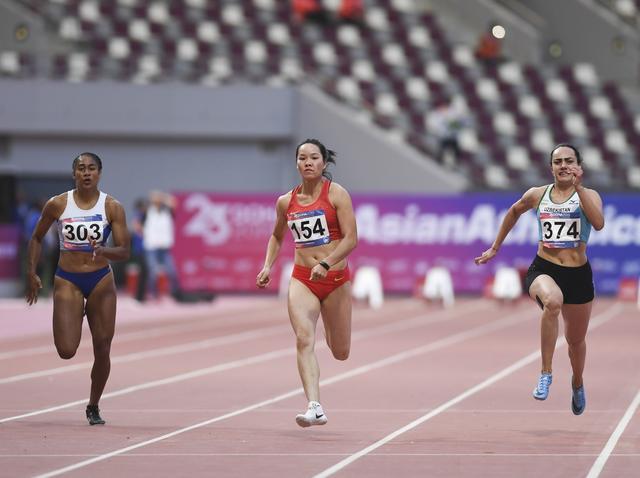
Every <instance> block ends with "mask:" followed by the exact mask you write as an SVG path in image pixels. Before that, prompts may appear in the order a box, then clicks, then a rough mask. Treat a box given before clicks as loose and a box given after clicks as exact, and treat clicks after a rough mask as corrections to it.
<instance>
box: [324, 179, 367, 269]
mask: <svg viewBox="0 0 640 478" xmlns="http://www.w3.org/2000/svg"><path fill="white" fill-rule="evenodd" d="M329 199H330V200H331V203H332V204H333V205H334V207H335V208H336V215H337V216H338V223H339V224H340V231H341V232H342V240H341V241H340V244H338V247H336V248H335V249H334V250H333V251H332V252H331V254H329V255H328V256H327V257H325V258H324V259H323V262H326V263H327V264H328V265H329V266H333V265H334V264H337V263H338V262H340V261H341V260H343V259H344V258H346V257H347V256H348V255H349V254H350V253H351V251H353V250H354V249H355V247H356V245H357V244H358V231H357V228H356V215H355V213H354V212H353V204H352V202H351V196H349V193H348V192H347V190H346V189H345V188H343V187H342V186H340V185H339V184H336V183H332V184H331V189H330V190H329Z"/></svg>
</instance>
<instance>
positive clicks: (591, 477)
mask: <svg viewBox="0 0 640 478" xmlns="http://www.w3.org/2000/svg"><path fill="white" fill-rule="evenodd" d="M639 405H640V390H638V393H637V394H636V396H635V398H634V399H633V400H631V405H629V408H627V411H626V412H625V413H624V415H623V416H622V418H621V419H620V421H619V422H618V426H617V427H616V429H615V430H614V431H613V433H612V434H611V436H610V437H609V440H607V443H606V444H605V446H604V448H603V449H602V451H601V452H600V455H598V459H597V460H596V461H595V462H594V464H593V466H592V467H591V469H590V470H589V473H588V474H587V477H586V478H597V477H598V476H600V472H601V471H602V469H603V468H604V465H605V463H607V460H608V459H609V456H611V452H612V451H613V449H614V448H615V447H616V444H617V443H618V440H619V439H620V437H621V436H622V433H623V432H624V429H625V428H627V425H628V424H629V422H630V421H631V418H632V417H633V414H634V413H635V412H636V410H637V409H638V406H639Z"/></svg>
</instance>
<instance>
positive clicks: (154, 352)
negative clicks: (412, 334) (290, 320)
mask: <svg viewBox="0 0 640 478" xmlns="http://www.w3.org/2000/svg"><path fill="white" fill-rule="evenodd" d="M414 307H415V306H414V305H413V304H410V305H409V306H408V307H407V306H405V307H401V309H405V308H409V309H411V308H414ZM371 312H375V311H372V310H371V309H367V310H366V311H365V313H366V314H368V315H370V313H371ZM283 314H284V311H282V312H277V313H274V314H273V315H271V314H268V315H266V317H268V318H272V317H278V316H282V315H283ZM420 317H424V312H421V316H420ZM194 326H196V327H194ZM188 327H191V328H188ZM276 327H282V331H288V330H291V326H289V325H281V326H270V327H263V328H260V329H254V330H253V331H252V332H244V334H252V333H257V332H259V331H264V330H269V329H276ZM201 328H202V329H211V328H212V324H211V323H208V324H202V323H199V324H193V325H191V326H189V324H184V325H179V326H173V327H163V328H162V329H161V330H150V331H137V332H130V333H125V334H123V336H121V335H120V334H118V336H117V338H116V340H117V343H118V344H121V343H123V342H127V341H129V340H134V339H138V338H145V339H147V340H148V339H150V338H154V337H158V336H160V337H162V336H164V335H168V334H167V333H166V332H167V331H170V332H172V333H175V332H176V331H181V330H188V331H190V332H193V331H194V330H197V329H201ZM154 332H155V333H154ZM275 333H277V332H275ZM234 335H237V334H232V335H227V336H223V337H217V338H215V339H209V340H212V341H215V340H221V342H220V343H213V344H211V343H209V340H204V341H197V342H187V343H184V344H180V345H175V346H170V347H162V348H158V349H151V350H148V351H145V352H137V353H134V354H127V355H121V356H115V357H111V363H112V364H114V363H126V362H130V361H133V360H142V359H146V358H152V357H161V356H164V355H173V354H177V353H184V352H191V351H195V350H200V349H203V348H207V347H209V346H213V347H215V346H218V345H228V344H229V343H234V342H233V340H234V339H231V340H232V341H231V342H224V338H225V337H233V336H234ZM269 335H271V334H269ZM252 338H256V337H252V336H249V339H252ZM239 340H243V339H242V337H241V338H240V339H239ZM190 345H193V348H190ZM81 347H82V348H90V347H91V341H90V340H85V341H84V342H83V344H81ZM53 350H54V349H53V346H52V345H48V346H42V347H33V348H31V349H26V350H16V351H10V352H5V353H0V360H2V359H15V358H19V357H23V356H30V355H33V354H34V353H35V354H39V353H45V352H47V353H51V352H52V351H53ZM92 365H93V362H89V361H86V362H79V363H75V364H72V365H64V366H62V367H55V368H52V369H46V370H38V371H35V372H28V373H23V374H19V375H13V376H9V377H2V378H0V385H3V384H6V383H15V382H20V381H23V380H30V379H34V378H41V377H49V376H51V375H58V374H61V373H68V372H75V371H78V370H84V369H90V368H91V367H92Z"/></svg>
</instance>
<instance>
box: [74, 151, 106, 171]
mask: <svg viewBox="0 0 640 478" xmlns="http://www.w3.org/2000/svg"><path fill="white" fill-rule="evenodd" d="M82 156H88V157H90V158H91V159H93V160H94V161H95V162H96V164H97V165H98V171H102V160H101V159H100V156H98V155H97V154H95V153H87V152H85V153H80V154H79V155H78V156H76V157H75V158H74V159H73V164H72V165H71V169H72V170H73V171H75V170H76V166H77V165H78V160H79V159H80V158H81V157H82Z"/></svg>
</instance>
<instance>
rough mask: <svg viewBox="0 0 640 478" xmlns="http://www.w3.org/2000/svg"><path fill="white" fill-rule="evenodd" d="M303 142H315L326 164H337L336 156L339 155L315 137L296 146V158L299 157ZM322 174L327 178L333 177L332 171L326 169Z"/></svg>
mask: <svg viewBox="0 0 640 478" xmlns="http://www.w3.org/2000/svg"><path fill="white" fill-rule="evenodd" d="M303 144H315V145H316V146H317V147H318V149H319V150H320V154H321V155H322V161H323V162H324V163H325V164H327V163H331V164H336V156H337V155H336V152H335V151H333V150H331V149H329V148H327V147H326V146H325V145H324V144H322V143H321V142H320V140H319V139H315V138H307V139H305V140H304V141H303V142H301V143H300V144H298V146H296V160H297V159H298V151H299V150H300V147H301V146H302V145H303ZM322 175H323V176H324V177H325V178H327V179H331V173H329V172H327V170H326V169H325V170H324V171H323V172H322Z"/></svg>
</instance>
